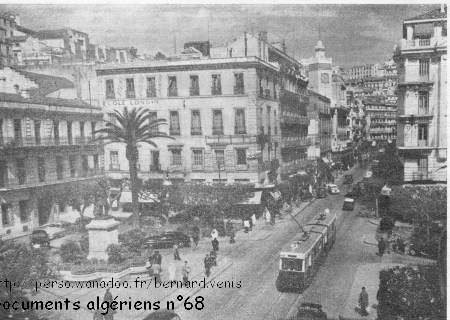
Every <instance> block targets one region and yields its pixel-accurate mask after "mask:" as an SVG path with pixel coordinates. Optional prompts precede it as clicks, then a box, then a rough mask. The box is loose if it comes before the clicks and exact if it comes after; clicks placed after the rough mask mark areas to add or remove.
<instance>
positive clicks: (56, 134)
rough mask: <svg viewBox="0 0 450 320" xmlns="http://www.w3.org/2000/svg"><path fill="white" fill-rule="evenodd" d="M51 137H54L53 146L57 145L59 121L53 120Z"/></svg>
mask: <svg viewBox="0 0 450 320" xmlns="http://www.w3.org/2000/svg"><path fill="white" fill-rule="evenodd" d="M53 136H54V137H55V144H59V121H57V120H53Z"/></svg>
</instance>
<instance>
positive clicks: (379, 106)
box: [363, 96, 397, 145]
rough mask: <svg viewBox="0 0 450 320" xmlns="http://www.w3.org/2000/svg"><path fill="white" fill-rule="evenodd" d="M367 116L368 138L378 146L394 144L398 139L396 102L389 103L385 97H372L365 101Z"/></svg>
mask: <svg viewBox="0 0 450 320" xmlns="http://www.w3.org/2000/svg"><path fill="white" fill-rule="evenodd" d="M363 104H364V109H365V116H366V122H367V127H366V132H367V135H366V138H367V140H369V141H375V142H376V143H378V145H383V144H385V143H393V142H395V140H396V139H397V105H396V100H394V101H393V102H390V101H388V100H387V99H385V98H384V97H380V96H371V97H368V98H366V99H365V100H363Z"/></svg>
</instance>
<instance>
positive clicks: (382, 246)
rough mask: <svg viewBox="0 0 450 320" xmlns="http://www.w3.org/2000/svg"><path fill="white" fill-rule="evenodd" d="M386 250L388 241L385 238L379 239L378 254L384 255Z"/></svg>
mask: <svg viewBox="0 0 450 320" xmlns="http://www.w3.org/2000/svg"><path fill="white" fill-rule="evenodd" d="M384 250H386V242H385V241H384V239H383V238H381V239H380V240H379V241H378V255H379V256H380V257H383V254H384Z"/></svg>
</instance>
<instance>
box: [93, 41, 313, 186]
mask: <svg viewBox="0 0 450 320" xmlns="http://www.w3.org/2000/svg"><path fill="white" fill-rule="evenodd" d="M206 43H207V42H206ZM197 47H198V46H197V45H196V44H193V45H192V46H189V47H187V48H185V49H184V50H183V52H182V54H179V55H176V56H173V57H168V58H167V59H164V60H155V61H149V62H135V63H131V64H128V65H123V64H121V65H105V66H103V67H100V68H98V69H97V76H98V84H97V85H98V87H97V92H98V100H99V101H100V103H101V105H102V106H103V108H104V111H105V112H107V113H110V112H112V111H113V110H116V109H118V110H121V109H123V108H124V107H128V108H133V107H145V108H148V109H149V110H150V112H151V114H152V117H154V118H165V119H167V121H168V123H169V125H168V126H167V128H162V130H166V132H167V133H168V134H169V135H170V136H172V137H174V138H175V140H173V141H172V140H164V139H156V143H157V145H158V148H153V147H151V146H148V145H143V146H141V147H140V148H139V160H140V165H139V176H140V177H141V178H142V179H148V178H160V179H161V178H164V177H166V175H168V177H169V179H182V180H191V181H228V182H232V181H233V182H244V181H252V182H256V181H261V180H262V179H263V178H264V174H263V173H264V172H266V171H268V170H270V168H271V165H274V163H276V162H279V164H280V166H281V170H280V171H281V172H280V173H282V174H283V173H286V174H287V173H289V172H290V170H291V171H292V170H298V169H299V168H300V166H301V165H302V162H303V161H306V149H307V139H306V138H307V134H308V120H307V110H306V108H307V104H308V94H307V89H306V86H307V80H306V78H305V76H304V73H303V72H302V65H301V64H300V63H299V62H298V61H297V60H295V59H293V58H292V57H290V56H288V55H287V54H286V52H284V51H283V50H282V48H278V47H277V46H275V45H272V44H270V43H269V42H268V39H267V33H265V32H261V33H259V34H258V35H257V36H254V35H251V34H249V33H244V34H243V35H242V36H240V37H238V38H237V39H236V40H235V41H233V42H232V43H231V44H229V45H228V46H226V47H220V48H210V47H209V43H207V45H206V47H205V46H203V44H202V47H201V48H200V49H201V50H198V49H197ZM205 48H206V49H205ZM105 152H106V162H105V163H106V169H107V170H108V175H109V176H110V177H112V178H122V177H127V176H128V162H127V161H126V160H125V159H126V158H125V148H124V146H123V145H119V144H111V145H107V146H106V149H105ZM274 159H277V160H278V161H273V160H274Z"/></svg>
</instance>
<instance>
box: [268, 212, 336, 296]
mask: <svg viewBox="0 0 450 320" xmlns="http://www.w3.org/2000/svg"><path fill="white" fill-rule="evenodd" d="M303 229H304V232H303V233H301V234H299V235H297V236H296V237H295V238H294V240H293V241H291V242H290V243H289V244H288V245H286V246H285V247H283V248H282V250H281V253H280V263H279V272H278V277H277V280H276V284H275V285H276V287H277V290H278V291H297V292H301V291H303V290H304V289H306V288H307V287H308V285H309V284H310V283H311V282H312V280H313V278H314V275H315V273H316V272H317V270H318V268H319V266H320V264H321V262H322V261H323V259H324V258H325V257H326V255H327V253H328V251H329V250H330V249H331V248H332V247H333V244H334V242H335V239H336V214H331V213H330V212H329V210H325V212H324V213H319V214H318V215H316V216H315V217H314V218H313V219H312V220H311V221H310V222H309V223H308V224H307V225H306V226H305V227H304V228H303Z"/></svg>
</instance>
